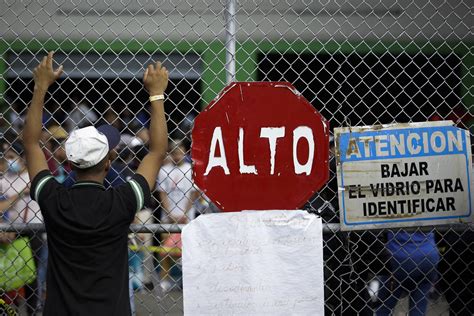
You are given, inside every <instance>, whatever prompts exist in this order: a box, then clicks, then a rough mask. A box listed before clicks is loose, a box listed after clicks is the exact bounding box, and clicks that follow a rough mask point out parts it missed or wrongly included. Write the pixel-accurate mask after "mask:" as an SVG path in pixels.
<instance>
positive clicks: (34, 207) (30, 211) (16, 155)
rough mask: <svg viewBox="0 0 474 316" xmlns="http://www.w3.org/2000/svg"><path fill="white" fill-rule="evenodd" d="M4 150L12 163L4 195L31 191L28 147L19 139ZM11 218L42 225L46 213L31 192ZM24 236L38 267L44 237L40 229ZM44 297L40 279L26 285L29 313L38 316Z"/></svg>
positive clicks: (11, 209)
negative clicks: (30, 195) (29, 186)
mask: <svg viewBox="0 0 474 316" xmlns="http://www.w3.org/2000/svg"><path fill="white" fill-rule="evenodd" d="M2 147H3V148H2V151H3V152H4V153H5V159H6V161H7V164H8V170H7V172H6V173H5V174H4V176H3V177H2V179H1V186H2V188H3V189H4V195H5V196H6V197H7V198H11V197H13V196H15V195H17V194H22V193H23V192H24V191H25V190H28V185H29V183H30V177H29V176H28V171H27V165H26V162H25V159H24V147H23V145H22V144H21V143H20V142H19V141H16V142H14V143H12V144H11V145H8V144H6V143H4V144H3V145H2ZM8 220H9V222H11V223H26V224H32V223H35V224H41V223H43V216H42V215H41V212H40V209H39V206H38V204H37V203H36V202H35V201H32V200H31V198H30V197H29V196H28V195H23V196H22V197H21V198H19V199H18V200H17V201H16V203H14V204H12V205H11V206H10V207H9V209H8ZM22 236H25V237H28V238H29V242H30V246H31V250H32V251H33V258H34V260H35V266H36V267H39V266H41V264H42V262H41V260H42V257H41V253H42V251H43V245H44V244H45V239H44V237H43V236H42V235H41V234H40V233H37V232H28V231H26V232H24V233H22ZM41 296H42V292H41V290H40V287H38V280H34V281H32V282H31V283H30V284H27V285H25V299H26V307H27V314H28V315H34V314H35V313H36V312H37V311H38V310H39V309H40V308H41V302H40V300H39V298H40V297H41Z"/></svg>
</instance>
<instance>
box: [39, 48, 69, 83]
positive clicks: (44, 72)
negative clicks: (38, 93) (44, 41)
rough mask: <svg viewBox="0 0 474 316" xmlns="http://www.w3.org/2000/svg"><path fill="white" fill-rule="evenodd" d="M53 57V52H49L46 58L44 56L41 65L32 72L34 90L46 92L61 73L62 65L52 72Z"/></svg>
mask: <svg viewBox="0 0 474 316" xmlns="http://www.w3.org/2000/svg"><path fill="white" fill-rule="evenodd" d="M53 55H54V52H49V53H48V56H44V57H43V60H42V61H41V63H40V64H39V65H38V66H37V67H36V68H35V69H34V70H33V79H34V80H35V88H38V89H41V90H48V88H49V86H50V85H52V84H53V82H55V81H56V80H57V79H58V78H59V76H61V74H62V73H63V66H62V65H61V66H59V67H58V68H57V69H56V70H53Z"/></svg>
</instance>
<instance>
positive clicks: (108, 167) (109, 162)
mask: <svg viewBox="0 0 474 316" xmlns="http://www.w3.org/2000/svg"><path fill="white" fill-rule="evenodd" d="M111 164H112V160H110V159H107V160H106V161H105V172H106V173H107V172H109V170H110V166H111Z"/></svg>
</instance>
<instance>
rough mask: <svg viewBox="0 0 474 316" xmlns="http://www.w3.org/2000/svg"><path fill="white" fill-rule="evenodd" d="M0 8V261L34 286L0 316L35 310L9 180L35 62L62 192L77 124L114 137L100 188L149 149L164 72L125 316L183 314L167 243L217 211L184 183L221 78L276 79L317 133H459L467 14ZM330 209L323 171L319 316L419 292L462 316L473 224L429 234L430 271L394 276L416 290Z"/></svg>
mask: <svg viewBox="0 0 474 316" xmlns="http://www.w3.org/2000/svg"><path fill="white" fill-rule="evenodd" d="M0 8H1V10H0V101H1V102H2V105H1V112H0V113H1V114H0V132H1V139H2V141H1V142H2V151H1V153H0V154H1V157H0V158H2V159H1V161H2V166H1V169H0V170H1V172H2V176H1V184H2V185H1V187H0V195H1V196H2V198H3V199H8V198H10V200H9V201H8V202H5V203H8V205H7V206H5V207H4V209H3V210H2V221H1V223H0V231H2V233H1V235H0V238H1V242H2V244H3V246H2V247H3V248H6V245H8V244H11V243H12V242H13V241H15V240H17V239H19V236H27V237H29V239H30V243H31V248H32V251H33V252H32V256H31V258H30V260H34V261H35V263H36V267H35V271H36V281H34V282H31V283H30V285H28V286H25V287H24V290H23V291H19V290H18V289H13V290H12V291H9V292H7V291H6V289H3V290H1V293H0V294H1V299H2V300H3V301H0V302H2V303H1V304H2V305H1V306H0V309H1V308H5V306H7V305H8V304H9V305H10V306H13V308H16V309H18V310H19V311H20V314H24V315H27V314H28V313H29V314H31V313H33V312H34V311H35V310H38V311H39V310H41V304H42V302H43V301H44V296H45V293H46V291H45V286H46V285H45V283H44V280H45V279H44V273H45V268H46V267H45V264H46V257H45V256H46V255H47V250H46V247H45V246H46V236H45V234H44V227H43V225H42V218H41V214H40V212H39V208H38V205H37V204H36V203H35V202H33V201H31V199H29V197H28V194H25V193H27V191H28V188H27V184H28V183H29V179H28V178H27V176H26V175H25V173H22V171H21V170H16V171H15V170H13V169H15V168H19V169H21V168H22V162H23V160H22V158H21V150H22V149H21V136H20V131H21V129H22V126H23V123H24V116H25V113H26V112H25V111H26V108H27V105H28V103H29V102H30V100H31V95H32V87H33V83H32V74H31V70H32V69H33V67H34V66H36V64H37V63H38V62H39V60H40V58H41V57H42V56H43V55H44V54H45V52H46V51H48V50H55V51H56V54H55V60H56V62H57V63H58V64H63V65H64V68H65V73H66V76H63V77H62V78H61V79H60V80H59V82H58V83H57V84H55V85H54V86H53V87H52V88H51V89H50V90H49V91H50V93H49V95H48V97H47V100H46V111H45V116H44V117H43V124H44V127H45V128H44V133H43V139H42V140H43V144H44V148H45V155H46V156H47V157H48V161H49V167H50V168H51V170H52V171H53V173H54V175H55V176H56V177H57V179H58V180H60V181H64V183H65V184H66V185H67V184H68V183H70V182H71V181H73V179H72V178H71V176H70V174H69V171H70V170H69V169H68V167H67V165H66V164H65V163H64V162H65V155H64V149H63V141H64V138H65V137H66V136H67V133H68V132H70V131H71V130H72V129H73V128H75V127H77V126H86V125H90V124H94V125H96V124H100V123H103V122H107V123H110V124H113V125H114V126H116V127H117V128H118V129H119V130H120V131H121V133H122V143H121V145H120V147H119V148H118V150H117V152H118V158H117V160H116V162H115V164H114V170H115V173H114V174H112V175H110V176H109V177H108V179H107V181H108V182H107V184H108V185H111V186H114V185H117V184H118V183H120V182H121V181H123V179H125V178H126V177H127V176H128V175H129V174H130V173H131V172H133V171H134V168H136V166H137V163H138V162H139V161H140V159H141V158H142V157H143V155H144V152H145V150H146V144H147V141H148V138H149V135H148V124H149V112H148V105H147V94H146V92H145V91H144V89H143V87H142V84H141V82H140V80H141V77H142V74H143V66H144V65H146V64H147V63H149V62H151V61H152V60H161V61H163V63H164V64H165V66H166V67H167V68H168V69H170V79H171V83H170V86H169V87H168V90H167V101H166V113H167V118H168V130H169V131H170V135H171V139H172V140H173V141H171V142H170V154H169V158H168V161H167V165H166V166H165V167H163V168H162V170H161V171H160V175H159V177H158V179H157V189H156V190H155V192H154V194H153V196H154V199H153V200H154V203H153V205H152V207H151V208H150V209H146V210H143V211H141V212H140V213H138V214H137V217H136V220H135V224H133V225H132V231H133V232H134V233H133V234H132V235H131V237H130V271H131V272H130V278H131V281H132V285H133V287H134V290H135V293H134V296H133V301H134V303H135V310H136V311H137V313H138V314H139V315H147V314H149V315H161V314H182V289H181V271H180V269H181V267H180V238H179V234H178V233H179V232H180V229H181V228H182V226H183V225H184V224H186V223H187V222H189V221H190V220H192V219H193V218H195V217H196V216H198V215H200V214H202V213H206V212H218V211H219V210H218V209H217V207H216V206H215V205H213V204H212V202H211V201H209V200H208V199H207V198H206V197H205V196H204V195H202V194H201V193H200V192H199V190H198V189H197V188H196V187H195V186H194V185H193V183H192V178H191V175H190V170H191V164H190V160H189V147H190V142H191V138H190V131H191V128H192V122H193V119H194V117H195V116H196V115H197V114H198V113H199V111H200V110H201V109H202V108H204V107H205V106H206V104H208V103H209V101H210V100H212V99H213V98H214V97H215V96H216V95H217V93H218V92H219V91H220V90H221V89H222V88H223V87H224V86H225V85H226V82H227V81H228V80H232V79H234V78H235V79H236V80H238V81H255V80H265V81H269V80H271V81H283V80H284V81H289V82H291V83H292V84H293V85H294V86H295V87H296V88H297V89H298V90H299V91H300V92H302V94H303V95H304V96H305V97H306V98H307V99H308V100H309V101H310V102H311V104H313V106H314V107H315V108H316V109H318V110H319V111H320V113H322V114H323V116H324V117H326V119H328V120H329V121H330V124H331V127H332V128H333V127H337V126H350V125H352V126H355V125H372V124H385V123H392V122H414V121H426V120H438V119H451V120H453V121H454V122H455V123H456V124H457V125H458V126H460V127H464V128H471V127H472V123H473V115H472V112H471V108H472V106H473V105H474V93H473V91H474V90H473V89H474V70H473V69H474V68H473V67H474V36H473V33H472V29H473V26H474V25H473V24H474V23H473V21H474V19H473V13H474V10H473V4H472V2H471V1H468V0H461V1H459V0H445V1H414V0H382V1H380V0H364V1H356V0H345V1H334V0H324V1H292V0H286V1H284V0H274V1H232V0H228V1H224V0H220V1H217V0H206V1H195V0H187V1H181V0H180V1H137V2H135V1H102V0H98V1H70V0H63V1H48V0H44V1H31V2H24V1H7V0H4V1H2V2H1V3H0ZM232 47H235V50H234V49H232ZM226 70H227V72H226ZM13 161H16V162H19V164H18V163H13ZM178 162H179V163H178ZM18 165H20V166H19V167H18ZM15 166H16V167H15ZM7 170H9V171H7ZM337 203H338V202H337V182H336V177H335V160H334V157H332V158H331V176H330V181H329V183H328V184H327V185H326V187H325V188H324V189H323V190H321V191H320V192H319V193H318V194H316V195H315V196H314V197H313V198H312V199H311V200H310V201H308V204H307V206H306V208H307V209H308V210H310V211H314V212H319V213H321V215H322V217H323V219H324V221H325V222H326V223H327V224H328V225H327V226H326V227H325V234H324V257H325V258H324V260H325V267H326V268H325V302H326V311H325V312H326V314H327V315H331V314H333V315H342V314H350V315H352V314H370V315H371V314H373V312H374V310H377V309H380V306H383V305H386V306H388V305H390V306H392V305H393V306H395V304H392V301H393V297H392V296H390V294H393V293H395V292H397V291H398V290H400V291H399V292H400V297H401V296H403V294H407V293H410V292H411V293H412V294H413V291H412V289H413V288H420V287H419V284H420V282H421V281H423V282H425V283H424V286H425V287H426V288H427V289H428V290H426V291H424V292H423V293H422V294H421V295H419V296H418V297H416V298H415V299H414V301H415V302H416V303H417V304H414V305H415V306H420V305H421V304H423V302H425V301H426V300H425V298H428V314H431V315H447V314H448V313H449V311H451V313H453V314H459V315H464V314H472V312H473V311H474V308H473V307H472V305H473V304H474V302H473V295H472V288H473V286H472V284H471V283H472V280H473V277H472V271H474V267H473V266H472V262H473V258H474V254H473V234H474V233H473V229H472V226H470V227H469V226H468V227H465V226H460V227H456V228H455V227H443V228H432V229H431V230H429V232H430V233H432V234H434V235H435V237H436V246H435V247H433V248H430V249H431V250H430V252H429V253H426V254H425V255H426V257H430V255H434V256H435V257H436V254H440V259H439V260H438V261H437V262H436V263H437V264H433V265H432V267H431V268H429V267H428V268H427V269H428V270H423V271H424V272H422V273H421V275H422V277H420V278H419V279H416V278H417V277H415V276H413V275H408V276H405V278H408V279H410V280H411V281H412V282H411V283H415V284H407V283H406V282H399V280H398V279H397V277H398V276H399V274H400V273H398V272H400V271H402V272H403V271H404V270H406V266H405V265H404V263H403V264H400V267H401V268H399V269H398V270H394V269H392V267H393V265H392V263H393V261H391V260H392V259H393V258H390V256H389V254H388V252H387V248H386V247H385V243H387V242H388V239H387V236H389V237H388V238H389V239H390V236H391V235H390V234H391V232H388V231H365V232H359V233H350V234H349V233H342V232H340V231H339V229H338V225H336V223H338V220H339V219H338V205H337ZM417 232H419V231H417ZM410 238H414V237H410ZM423 249H424V248H423ZM420 251H422V249H421V248H420ZM4 257H5V258H6V256H4ZM294 259H295V260H297V258H294ZM2 260H3V259H2ZM4 264H7V263H4ZM397 271H398V272H397ZM405 272H407V271H405ZM1 273H2V272H0V274H1ZM2 275H3V276H5V272H3V274H2ZM287 277H291V276H287ZM0 278H2V276H0ZM420 280H421V281H420ZM418 281H419V282H418ZM397 282H398V283H399V284H398V283H397ZM426 284H428V286H426ZM384 285H389V286H390V289H391V292H388V293H385V292H387V291H385V292H384ZM416 286H418V287H416ZM401 292H407V293H401ZM397 293H398V292H397ZM418 294H419V293H418ZM210 299H212V298H210ZM397 301H398V300H397V299H395V303H397ZM389 303H390V304H389ZM396 305H397V307H396V308H397V311H399V310H402V311H408V309H409V306H410V303H409V300H408V298H403V299H402V298H400V302H399V303H398V304H396ZM2 306H3V307H2Z"/></svg>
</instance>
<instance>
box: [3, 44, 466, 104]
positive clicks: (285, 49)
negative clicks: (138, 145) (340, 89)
mask: <svg viewBox="0 0 474 316" xmlns="http://www.w3.org/2000/svg"><path fill="white" fill-rule="evenodd" d="M8 50H13V51H16V52H21V51H24V50H27V51H44V52H46V51H49V50H60V51H61V52H64V53H70V52H81V53H87V52H89V51H94V52H99V53H107V52H113V53H116V54H120V53H121V52H131V53H136V52H144V51H145V52H149V53H156V52H157V53H163V54H168V53H173V52H179V53H181V54H186V53H190V52H191V53H196V54H198V55H200V56H201V57H202V59H203V63H204V64H203V73H202V91H201V95H202V106H206V105H207V104H208V103H209V102H210V101H211V100H212V99H213V98H214V97H215V96H216V95H217V94H218V93H219V91H221V89H222V88H223V87H224V86H225V77H226V76H225V46H224V42H222V41H218V40H215V41H211V42H205V41H194V42H189V41H185V40H183V41H178V42H173V41H168V40H166V41H161V42H159V41H156V40H151V39H150V40H147V41H137V40H133V39H131V40H122V39H116V40H111V41H105V40H101V39H100V40H96V41H90V40H87V39H83V40H79V41H73V40H69V39H66V40H63V41H59V42H57V41H55V40H46V41H40V40H36V39H31V40H29V41H27V42H25V41H23V40H20V39H16V40H12V41H7V40H2V39H0V54H1V55H3V56H4V58H0V74H5V73H6V66H7V65H6V62H5V61H6V54H7V52H8ZM268 52H278V53H313V54H318V53H329V54H332V53H353V52H357V53H360V54H363V53H368V52H373V53H376V54H382V53H386V52H390V53H393V54H397V53H402V52H406V53H409V54H416V53H418V52H423V53H425V54H429V53H434V52H439V53H441V54H447V53H451V52H454V53H456V54H457V55H459V56H460V58H461V60H462V63H463V67H462V91H461V94H462V99H463V103H464V104H465V105H466V107H467V108H469V109H470V110H471V112H472V113H474V43H467V42H450V43H447V42H440V43H436V42H424V43H420V42H416V43H414V42H406V43H402V42H382V41H373V42H371V41H362V42H348V41H344V42H337V41H325V42H321V41H318V40H316V39H315V40H312V41H302V40H286V39H280V40H277V41H269V40H253V39H249V40H246V41H244V42H240V43H238V44H237V47H236V69H237V73H236V77H237V80H238V81H254V80H256V78H257V63H258V60H257V56H258V53H268ZM3 78H4V77H3V76H2V77H0V99H1V97H2V95H3V92H4V91H5V89H6V82H5V80H1V79H3Z"/></svg>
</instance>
